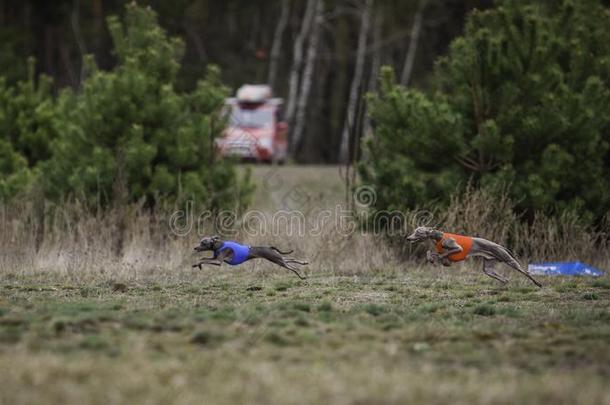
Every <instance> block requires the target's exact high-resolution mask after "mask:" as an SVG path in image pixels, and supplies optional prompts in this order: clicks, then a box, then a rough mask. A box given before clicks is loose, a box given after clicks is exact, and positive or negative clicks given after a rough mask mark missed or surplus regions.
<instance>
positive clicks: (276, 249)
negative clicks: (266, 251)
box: [269, 246, 294, 255]
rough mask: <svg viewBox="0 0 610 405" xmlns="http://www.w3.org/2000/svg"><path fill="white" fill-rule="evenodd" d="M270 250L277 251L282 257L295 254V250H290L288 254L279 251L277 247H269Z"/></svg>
mask: <svg viewBox="0 0 610 405" xmlns="http://www.w3.org/2000/svg"><path fill="white" fill-rule="evenodd" d="M269 248H270V249H273V250H275V251H276V252H278V253H279V254H281V255H289V254H291V253H292V252H294V249H291V250H288V251H286V252H283V251H281V250H279V249H278V248H276V247H275V246H269Z"/></svg>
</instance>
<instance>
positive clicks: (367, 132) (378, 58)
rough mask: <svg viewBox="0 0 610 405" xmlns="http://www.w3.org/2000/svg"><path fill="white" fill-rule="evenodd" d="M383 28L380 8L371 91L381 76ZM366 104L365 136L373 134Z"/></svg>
mask: <svg viewBox="0 0 610 405" xmlns="http://www.w3.org/2000/svg"><path fill="white" fill-rule="evenodd" d="M382 29H383V10H382V9H378V10H377V13H376V14H375V22H374V24H373V46H374V49H373V56H372V59H373V60H372V62H371V74H370V76H369V87H368V91H369V92H374V91H375V90H376V89H377V81H378V79H379V78H378V77H377V76H379V68H380V67H381V48H382V47H381V36H382ZM366 107H367V106H365V111H364V124H363V125H362V128H363V132H364V136H372V134H373V128H372V126H371V117H370V115H369V113H368V108H366Z"/></svg>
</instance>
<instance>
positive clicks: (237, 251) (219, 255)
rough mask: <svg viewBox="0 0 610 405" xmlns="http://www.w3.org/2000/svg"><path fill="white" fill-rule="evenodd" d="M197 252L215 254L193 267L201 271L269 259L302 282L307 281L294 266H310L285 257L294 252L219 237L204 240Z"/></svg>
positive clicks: (197, 247)
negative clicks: (212, 266) (209, 266)
mask: <svg viewBox="0 0 610 405" xmlns="http://www.w3.org/2000/svg"><path fill="white" fill-rule="evenodd" d="M195 251H196V252H207V251H212V252H213V256H212V257H203V258H201V259H200V260H199V262H197V263H195V264H194V265H193V267H198V268H199V269H201V266H202V265H204V264H211V265H214V266H220V265H221V264H222V263H223V262H224V263H227V264H229V265H231V266H238V265H240V264H242V263H244V262H247V261H248V260H251V259H258V258H260V259H267V260H269V261H270V262H273V263H275V264H277V265H279V266H282V267H284V268H286V269H288V270H290V271H292V272H293V273H294V274H296V275H297V277H299V278H300V279H301V280H305V277H303V276H302V275H301V274H300V273H299V271H298V269H297V268H296V267H295V266H294V264H300V265H307V264H309V263H308V262H306V261H304V260H298V259H293V258H290V257H284V255H288V254H290V253H292V250H290V251H288V252H282V251H281V250H279V249H278V248H276V247H274V246H247V245H242V244H240V243H238V242H235V241H232V240H223V239H221V238H220V237H219V236H206V237H204V238H202V239H201V240H200V241H199V244H198V245H197V246H195Z"/></svg>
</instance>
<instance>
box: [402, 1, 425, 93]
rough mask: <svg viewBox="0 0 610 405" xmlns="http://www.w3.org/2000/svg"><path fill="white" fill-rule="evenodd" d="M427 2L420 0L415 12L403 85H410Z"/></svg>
mask: <svg viewBox="0 0 610 405" xmlns="http://www.w3.org/2000/svg"><path fill="white" fill-rule="evenodd" d="M427 2H428V0H420V1H419V6H418V7H417V11H416V12H415V18H414V20H413V27H412V28H411V36H410V39H409V49H408V50H407V56H406V57H405V64H404V66H403V69H402V75H401V76H400V84H402V85H403V86H408V84H409V80H410V79H411V72H412V71H413V62H414V61H415V53H416V52H417V44H418V43H419V34H420V32H421V24H422V21H423V19H424V10H425V8H426V3H427Z"/></svg>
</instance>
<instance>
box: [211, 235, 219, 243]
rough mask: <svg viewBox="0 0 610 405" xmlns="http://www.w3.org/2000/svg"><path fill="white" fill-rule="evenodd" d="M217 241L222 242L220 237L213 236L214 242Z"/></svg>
mask: <svg viewBox="0 0 610 405" xmlns="http://www.w3.org/2000/svg"><path fill="white" fill-rule="evenodd" d="M217 240H220V236H218V235H214V236H212V241H214V242H216V241H217Z"/></svg>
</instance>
